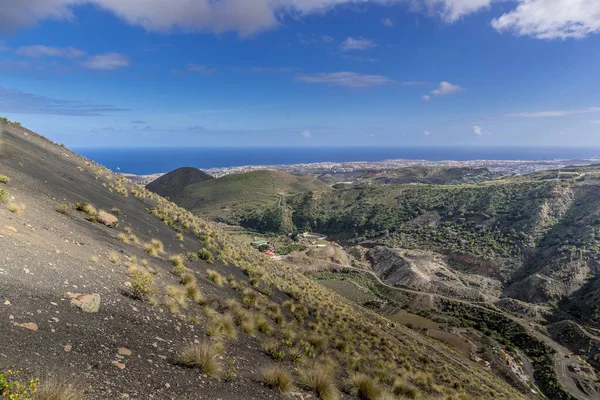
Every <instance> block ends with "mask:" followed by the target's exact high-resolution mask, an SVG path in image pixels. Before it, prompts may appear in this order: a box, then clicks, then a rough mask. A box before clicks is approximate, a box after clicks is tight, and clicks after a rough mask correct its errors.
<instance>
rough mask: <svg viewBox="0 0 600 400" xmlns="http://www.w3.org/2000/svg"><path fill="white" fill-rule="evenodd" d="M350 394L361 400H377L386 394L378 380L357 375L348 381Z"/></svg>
mask: <svg viewBox="0 0 600 400" xmlns="http://www.w3.org/2000/svg"><path fill="white" fill-rule="evenodd" d="M348 387H349V388H350V392H351V393H352V394H353V395H355V396H356V397H358V398H359V399H360V400H377V399H380V398H381V397H382V395H383V393H384V391H383V389H382V387H381V385H380V384H379V382H378V381H377V379H374V378H371V377H369V376H367V375H365V374H359V373H355V374H352V375H350V378H349V379H348Z"/></svg>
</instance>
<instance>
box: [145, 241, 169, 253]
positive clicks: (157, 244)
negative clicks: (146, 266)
mask: <svg viewBox="0 0 600 400" xmlns="http://www.w3.org/2000/svg"><path fill="white" fill-rule="evenodd" d="M144 249H145V250H146V252H147V253H148V254H150V255H151V256H152V257H158V255H159V254H161V253H164V251H165V247H164V246H163V244H162V242H161V241H160V240H158V239H152V240H151V241H150V243H146V245H145V246H144Z"/></svg>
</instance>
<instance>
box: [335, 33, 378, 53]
mask: <svg viewBox="0 0 600 400" xmlns="http://www.w3.org/2000/svg"><path fill="white" fill-rule="evenodd" d="M373 47H377V45H376V44H375V43H374V42H373V41H372V40H369V39H365V38H363V37H358V38H353V37H352V36H348V37H347V38H346V40H344V41H343V42H342V44H341V45H340V49H342V50H343V51H349V50H368V49H371V48H373Z"/></svg>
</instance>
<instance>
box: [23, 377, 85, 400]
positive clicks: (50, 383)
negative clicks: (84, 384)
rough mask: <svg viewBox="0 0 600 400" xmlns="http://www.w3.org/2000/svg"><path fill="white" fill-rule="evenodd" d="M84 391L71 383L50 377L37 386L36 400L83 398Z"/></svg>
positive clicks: (80, 399)
mask: <svg viewBox="0 0 600 400" xmlns="http://www.w3.org/2000/svg"><path fill="white" fill-rule="evenodd" d="M84 394H85V393H84V391H83V390H81V389H79V388H77V387H76V385H74V384H73V383H70V382H67V381H63V380H60V379H58V378H50V379H48V380H44V381H42V382H41V383H40V384H39V386H38V387H37V392H36V395H35V399H36V400H83V399H84Z"/></svg>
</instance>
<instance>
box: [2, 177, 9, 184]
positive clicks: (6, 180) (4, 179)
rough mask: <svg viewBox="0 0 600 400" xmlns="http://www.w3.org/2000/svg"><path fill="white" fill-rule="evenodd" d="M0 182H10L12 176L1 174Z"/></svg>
mask: <svg viewBox="0 0 600 400" xmlns="http://www.w3.org/2000/svg"><path fill="white" fill-rule="evenodd" d="M0 183H4V184H8V183H10V178H9V177H8V176H6V175H0Z"/></svg>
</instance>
